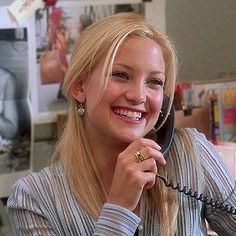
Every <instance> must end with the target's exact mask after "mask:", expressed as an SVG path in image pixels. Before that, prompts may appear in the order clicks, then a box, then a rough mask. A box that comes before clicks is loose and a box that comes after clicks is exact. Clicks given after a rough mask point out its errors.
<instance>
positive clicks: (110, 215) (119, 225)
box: [94, 203, 141, 236]
mask: <svg viewBox="0 0 236 236" xmlns="http://www.w3.org/2000/svg"><path fill="white" fill-rule="evenodd" d="M140 221H141V219H140V218H139V217H138V216H137V215H135V214H134V213H133V212H131V211H129V210H128V209H126V208H123V207H120V206H117V205H114V204H110V203H106V204H104V206H103V209H102V212H101V215H100V216H99V218H98V221H97V224H96V228H95V232H94V235H96V236H104V235H106V236H113V235H119V236H129V235H130V236H131V235H134V233H135V230H136V229H137V227H138V224H139V223H140Z"/></svg>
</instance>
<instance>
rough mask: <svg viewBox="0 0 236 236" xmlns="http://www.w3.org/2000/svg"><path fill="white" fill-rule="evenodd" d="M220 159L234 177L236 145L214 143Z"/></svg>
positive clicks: (235, 174)
mask: <svg viewBox="0 0 236 236" xmlns="http://www.w3.org/2000/svg"><path fill="white" fill-rule="evenodd" d="M215 147H216V149H217V150H218V151H219V153H220V155H221V157H222V160H223V161H224V163H225V165H226V166H227V167H228V170H229V172H230V173H231V175H232V176H234V177H235V179H236V146H233V145H232V146H230V145H216V146H215Z"/></svg>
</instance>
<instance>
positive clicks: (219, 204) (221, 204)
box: [156, 174, 236, 215]
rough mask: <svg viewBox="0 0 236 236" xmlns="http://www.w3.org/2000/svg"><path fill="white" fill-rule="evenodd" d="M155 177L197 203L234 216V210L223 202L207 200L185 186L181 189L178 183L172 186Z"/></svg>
mask: <svg viewBox="0 0 236 236" xmlns="http://www.w3.org/2000/svg"><path fill="white" fill-rule="evenodd" d="M156 177H158V178H160V179H161V180H162V181H163V182H164V184H165V186H166V187H168V188H172V189H174V190H177V191H178V192H180V193H183V194H185V195H187V196H189V197H191V198H194V199H196V200H197V201H201V202H203V203H205V204H207V205H211V206H212V207H214V208H216V209H220V210H222V211H225V212H227V213H229V214H232V215H236V208H235V207H233V206H231V205H229V204H225V203H224V202H223V201H216V200H214V199H213V198H209V197H208V196H205V195H204V194H202V193H201V194H199V193H198V192H197V191H193V190H192V189H189V190H188V189H187V187H186V186H184V187H181V184H180V183H177V184H176V185H174V182H173V181H172V180H170V181H169V182H168V181H167V180H166V179H165V178H164V177H163V176H161V175H158V174H156Z"/></svg>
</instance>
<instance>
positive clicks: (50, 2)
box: [44, 0, 57, 7]
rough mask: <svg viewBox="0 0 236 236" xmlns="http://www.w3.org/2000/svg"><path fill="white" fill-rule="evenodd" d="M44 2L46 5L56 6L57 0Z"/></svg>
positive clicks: (45, 0)
mask: <svg viewBox="0 0 236 236" xmlns="http://www.w3.org/2000/svg"><path fill="white" fill-rule="evenodd" d="M44 2H45V6H46V7H52V6H55V4H56V2H57V0H44Z"/></svg>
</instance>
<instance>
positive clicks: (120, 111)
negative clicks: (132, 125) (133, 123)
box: [115, 108, 142, 120]
mask: <svg viewBox="0 0 236 236" xmlns="http://www.w3.org/2000/svg"><path fill="white" fill-rule="evenodd" d="M115 113H116V114H119V115H121V116H127V117H129V118H132V119H135V120H139V119H140V118H141V117H142V113H141V112H136V111H134V112H133V111H128V110H124V109H118V108H117V109H115Z"/></svg>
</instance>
